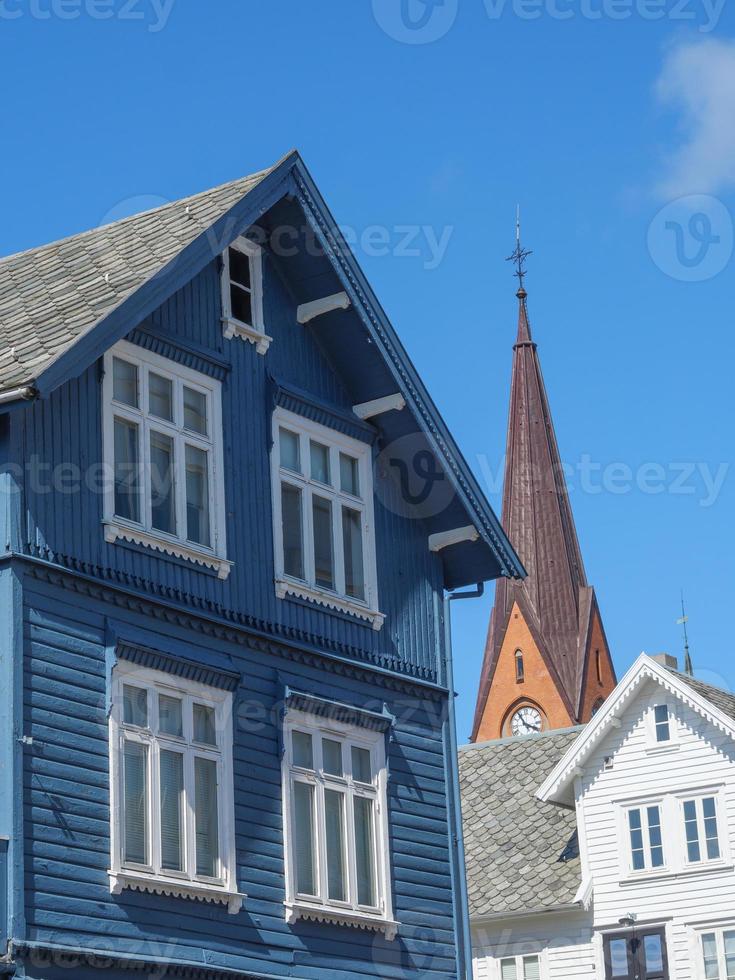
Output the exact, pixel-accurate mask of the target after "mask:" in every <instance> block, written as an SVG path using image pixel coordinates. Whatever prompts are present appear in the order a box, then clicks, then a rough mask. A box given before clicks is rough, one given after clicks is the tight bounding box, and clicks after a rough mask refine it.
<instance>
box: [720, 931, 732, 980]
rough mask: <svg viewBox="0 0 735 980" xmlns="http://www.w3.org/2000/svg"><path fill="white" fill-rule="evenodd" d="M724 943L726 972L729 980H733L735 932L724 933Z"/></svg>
mask: <svg viewBox="0 0 735 980" xmlns="http://www.w3.org/2000/svg"><path fill="white" fill-rule="evenodd" d="M722 941H723V943H724V946H725V972H726V974H727V980H733V977H735V932H726V933H724V934H723V937H722Z"/></svg>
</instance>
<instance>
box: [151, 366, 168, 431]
mask: <svg viewBox="0 0 735 980" xmlns="http://www.w3.org/2000/svg"><path fill="white" fill-rule="evenodd" d="M148 411H149V412H150V414H151V415H155V416H156V418H159V419H166V421H167V422H173V419H174V394H173V384H172V383H171V382H170V381H169V379H168V378H162V377H161V375H160V374H154V373H153V372H152V371H151V372H150V373H149V374H148Z"/></svg>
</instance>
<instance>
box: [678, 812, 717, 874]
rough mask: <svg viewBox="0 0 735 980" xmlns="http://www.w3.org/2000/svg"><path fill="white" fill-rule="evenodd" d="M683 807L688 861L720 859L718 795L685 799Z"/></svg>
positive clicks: (690, 862)
mask: <svg viewBox="0 0 735 980" xmlns="http://www.w3.org/2000/svg"><path fill="white" fill-rule="evenodd" d="M682 809H683V817H684V835H685V840H686V860H687V863H688V864H699V863H701V862H705V861H719V860H720V858H721V852H720V838H719V829H718V825H717V797H715V796H702V797H699V798H697V799H691V800H684V801H683V802H682Z"/></svg>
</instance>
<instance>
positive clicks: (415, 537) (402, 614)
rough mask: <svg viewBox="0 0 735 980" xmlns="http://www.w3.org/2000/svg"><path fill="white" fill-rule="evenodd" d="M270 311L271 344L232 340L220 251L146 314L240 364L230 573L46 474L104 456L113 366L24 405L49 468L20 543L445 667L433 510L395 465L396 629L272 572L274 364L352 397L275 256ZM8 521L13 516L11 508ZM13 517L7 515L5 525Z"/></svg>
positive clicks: (230, 392) (26, 429) (230, 386)
mask: <svg viewBox="0 0 735 980" xmlns="http://www.w3.org/2000/svg"><path fill="white" fill-rule="evenodd" d="M264 267H265V268H264V281H265V316H266V326H267V330H268V332H269V334H270V335H271V336H272V337H273V343H272V345H271V347H270V349H269V351H268V354H267V356H265V357H262V356H260V355H259V354H257V353H256V351H255V348H254V347H253V345H252V344H249V343H244V342H243V341H241V340H238V339H234V340H225V339H224V338H223V336H222V328H221V323H220V313H221V300H220V292H219V277H218V269H217V263H216V262H212V263H210V265H209V266H207V267H206V268H205V269H204V270H203V271H202V273H200V274H199V275H198V276H197V277H196V278H195V279H194V280H193V281H192V282H191V283H189V284H188V285H187V286H185V287H184V288H182V289H181V290H179V292H178V293H176V294H175V295H174V296H172V297H171V298H170V299H169V300H168V301H167V302H166V303H164V305H163V306H162V307H161V308H160V309H159V310H157V311H156V313H155V314H154V315H152V316H151V317H150V318H149V319H148V320H147V321H145V322H144V323H143V324H142V325H140V326H141V327H142V328H144V329H145V330H146V331H151V332H153V333H154V334H155V333H156V332H158V334H159V335H160V336H168V335H176V336H177V337H178V338H180V339H181V340H182V341H184V342H189V343H190V344H192V345H196V346H197V348H201V349H203V350H205V351H209V352H210V354H211V356H213V357H216V358H217V359H218V361H219V362H222V363H224V364H225V365H226V366H227V367H228V370H227V372H226V377H225V380H224V382H223V420H224V451H225V469H226V474H225V488H226V510H227V531H228V534H227V539H228V541H227V545H228V557H229V558H230V560H232V561H233V562H234V568H233V569H232V573H231V575H230V577H229V579H228V580H227V581H226V582H221V581H219V580H218V578H217V576H216V575H215V574H214V573H212V572H210V571H207V570H203V569H202V568H200V567H199V566H194V565H191V564H190V563H187V562H185V561H183V560H178V559H176V558H172V557H171V556H167V555H161V554H159V553H158V552H155V551H152V550H150V549H146V548H143V547H139V546H136V545H129V544H126V543H121V542H117V543H115V544H112V545H111V544H107V543H105V541H104V539H103V536H102V533H101V527H100V522H101V519H102V498H101V495H100V494H99V493H96V492H94V491H93V490H92V489H90V488H89V487H88V486H86V485H85V484H84V483H83V484H82V487H81V492H80V493H76V494H73V495H70V494H65V493H59V492H53V493H52V492H49V491H48V490H47V489H46V488H45V486H44V485H43V479H44V477H43V474H44V473H48V472H49V470H50V469H51V467H55V468H57V469H56V472H57V473H58V472H59V470H58V467H59V466H61V465H62V464H70V465H71V466H73V467H78V468H79V470H80V471H81V472H82V473H87V472H89V470H90V467H92V466H94V465H95V464H96V463H99V462H100V461H101V453H102V432H101V405H100V398H101V384H100V367H99V365H95V366H93V367H91V368H89V369H88V370H87V371H85V372H84V373H82V374H81V375H80V376H79V377H78V378H76V379H74V380H71V381H69V382H67V383H65V384H64V385H62V386H61V387H60V388H58V389H57V390H56V391H55V392H54V393H52V395H51V396H50V397H49V398H48V399H46V400H43V401H39V402H36V403H35V404H33V405H32V406H30V407H29V408H28V409H27V410H26V411H25V412H24V413H23V414H22V415H21V416H19V426H20V428H21V435H20V439H21V441H22V446H21V451H22V456H23V458H24V459H25V460H26V461H28V462H29V464H30V465H31V466H35V467H36V472H37V473H40V474H41V475H42V479H41V485H40V486H39V485H38V484H39V480H38V479H35V478H34V477H33V476H32V475H31V474H27V475H26V478H25V485H24V498H23V499H24V505H25V506H24V516H23V521H22V528H21V530H20V531H19V532H18V535H17V537H18V538H19V540H17V541H16V542H15V546H16V547H17V549H18V550H21V551H24V552H26V553H28V554H30V555H33V556H37V557H41V558H44V559H51V560H53V561H54V562H57V563H61V564H63V565H66V566H67V567H71V568H75V569H78V570H80V571H84V572H87V573H91V574H93V575H97V576H101V577H103V578H105V579H108V580H117V581H118V582H119V583H120V584H122V585H125V586H130V587H134V588H141V587H143V588H151V589H156V590H158V591H159V593H160V594H163V595H168V596H175V597H177V598H179V599H180V601H182V602H184V603H186V604H196V605H201V606H206V607H207V608H211V609H217V610H219V611H220V612H222V613H224V614H225V615H227V616H230V617H249V618H250V619H251V620H253V621H255V622H258V623H259V624H261V625H263V626H264V627H265V628H269V629H270V628H272V629H274V630H275V631H276V632H279V633H280V634H281V635H291V636H292V637H294V638H296V637H304V638H310V639H311V640H312V642H317V643H319V644H320V645H325V646H327V647H328V648H331V649H335V650H337V649H339V650H342V651H347V652H348V653H349V654H351V655H354V656H361V657H363V658H364V659H367V660H369V661H370V662H374V663H376V664H383V665H387V666H390V667H391V669H397V670H404V671H406V672H408V673H415V674H417V675H419V676H422V677H428V678H435V677H436V671H437V663H436V649H437V645H438V643H439V631H438V628H437V624H436V622H435V596H436V595H437V593H439V592H440V590H441V585H442V578H441V575H442V570H441V562H440V559H439V557H438V556H437V555H435V554H432V553H431V552H430V551H429V550H428V547H427V537H428V532H427V530H426V527H425V525H424V524H423V522H422V521H420V520H416V519H409V518H407V517H406V516H401V514H400V513H399V508H398V507H397V506H392V495H393V494H394V493H395V490H394V488H393V485H392V483H391V482H390V480H391V478H390V477H389V476H387V475H386V474H381V473H380V472H378V473H376V480H378V481H382V484H381V486H380V487H379V488H376V489H377V490H378V491H379V492H377V493H376V502H375V522H376V529H375V530H376V547H377V557H378V587H379V596H380V606H381V611H383V612H384V613H385V614H386V617H387V618H386V621H385V624H384V626H383V629H382V630H381V631H380V632H376V631H375V630H373V629H372V628H371V626H370V625H369V624H366V623H363V622H362V621H359V620H355V619H354V618H352V617H349V616H345V615H335V614H334V613H333V612H330V611H327V610H325V609H324V608H323V607H314V606H310V605H307V604H305V603H302V602H296V601H291V600H288V601H284V600H279V599H277V598H276V596H275V590H274V585H273V578H274V560H273V541H272V520H271V497H270V493H271V490H270V482H271V481H270V466H269V458H268V450H269V445H268V441H269V425H270V422H269V419H270V406H269V405H268V374H269V373H270V374H271V375H273V376H274V377H276V378H278V379H279V380H280V381H284V382H287V383H290V384H293V385H296V386H298V387H299V388H301V389H304V390H307V391H308V392H310V393H311V394H313V395H314V396H316V397H317V398H319V399H320V400H322V401H324V402H326V403H329V404H331V405H333V406H334V407H335V408H336V409H342V410H344V409H349V408H350V407H351V400H350V398H349V395H348V393H347V392H346V391H345V390H344V387H343V386H342V384H341V382H340V380H339V378H338V377H337V376H336V374H335V372H334V371H333V370H332V369H331V367H330V365H329V363H328V360H327V358H326V357H325V355H324V354H323V352H322V350H321V349H320V347H319V344H318V340H317V339H316V336H315V331H314V330H312V329H311V328H307V327H301V326H298V325H297V323H296V317H295V309H294V305H293V301H292V300H291V298H290V297H289V296H288V295H287V293H286V290H285V288H284V286H283V284H282V282H281V280H280V278H279V277H278V276H277V275H275V274H273V272H272V270H270V268H269V264H268V262H267V261H266V262H265V263H264ZM0 522H1V518H0ZM1 529H2V524H1V523H0V530H1Z"/></svg>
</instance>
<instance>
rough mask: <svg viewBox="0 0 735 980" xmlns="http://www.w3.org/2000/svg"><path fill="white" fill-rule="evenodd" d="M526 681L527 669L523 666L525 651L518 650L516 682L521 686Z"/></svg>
mask: <svg viewBox="0 0 735 980" xmlns="http://www.w3.org/2000/svg"><path fill="white" fill-rule="evenodd" d="M525 679H526V669H525V667H524V664H523V651H522V650H516V681H517V682H518V683H519V684H520V683H521V682H522V681H524V680H525Z"/></svg>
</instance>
